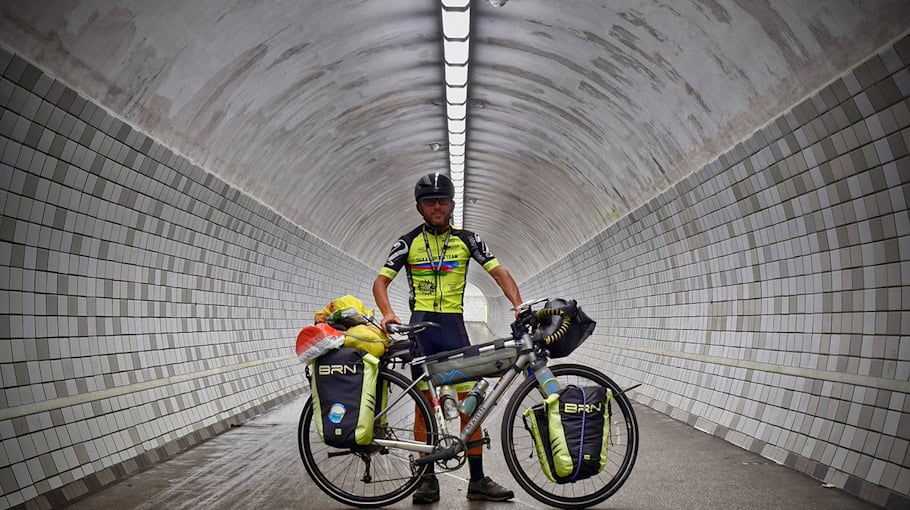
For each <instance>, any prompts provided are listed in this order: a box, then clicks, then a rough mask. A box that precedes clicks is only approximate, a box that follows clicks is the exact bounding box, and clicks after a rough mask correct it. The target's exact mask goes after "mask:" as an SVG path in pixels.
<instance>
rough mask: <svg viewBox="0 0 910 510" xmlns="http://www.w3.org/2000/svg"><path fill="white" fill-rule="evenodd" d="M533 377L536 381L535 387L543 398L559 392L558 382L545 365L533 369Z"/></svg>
mask: <svg viewBox="0 0 910 510" xmlns="http://www.w3.org/2000/svg"><path fill="white" fill-rule="evenodd" d="M534 377H535V378H536V379H537V386H538V388H539V389H540V394H541V395H543V398H547V397H549V396H550V395H552V394H554V393H558V392H559V381H557V380H556V377H555V376H554V375H553V372H552V371H551V370H550V369H549V368H547V367H546V366H545V365H544V366H540V367H537V368H535V370H534Z"/></svg>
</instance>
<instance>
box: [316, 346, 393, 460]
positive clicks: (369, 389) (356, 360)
mask: <svg viewBox="0 0 910 510" xmlns="http://www.w3.org/2000/svg"><path fill="white" fill-rule="evenodd" d="M310 370H311V374H310V377H311V380H310V387H311V391H312V398H313V415H314V416H313V419H314V420H315V421H316V431H317V432H318V433H319V437H321V438H322V440H323V441H324V442H325V444H327V445H329V446H333V447H335V448H353V447H355V446H357V445H368V444H370V443H372V442H373V425H374V424H373V421H374V418H375V415H376V414H375V413H376V400H377V399H376V397H377V393H378V392H377V389H378V385H377V377H378V374H379V360H378V359H376V357H375V356H373V355H372V354H369V353H366V352H364V351H361V350H360V349H353V348H350V347H342V348H340V349H337V350H330V351H329V352H327V353H325V354H323V355H322V356H320V357H318V358H316V359H315V360H313V362H312V365H311V367H310ZM380 400H382V397H380Z"/></svg>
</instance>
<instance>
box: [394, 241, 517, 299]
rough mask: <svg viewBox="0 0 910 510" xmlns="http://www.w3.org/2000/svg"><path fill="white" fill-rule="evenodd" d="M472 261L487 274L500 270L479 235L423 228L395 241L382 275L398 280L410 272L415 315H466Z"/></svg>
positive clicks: (409, 279) (411, 296)
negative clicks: (465, 301)
mask: <svg viewBox="0 0 910 510" xmlns="http://www.w3.org/2000/svg"><path fill="white" fill-rule="evenodd" d="M471 258H473V259H474V260H476V261H477V262H478V263H479V264H481V265H482V266H483V268H484V269H485V270H486V271H487V272H490V271H492V270H493V269H495V268H496V267H498V266H499V261H498V260H496V257H494V256H493V254H492V253H490V250H489V248H487V243H485V242H483V241H482V240H481V239H480V237H479V236H478V235H477V234H475V233H473V232H469V231H467V230H458V229H455V228H449V229H444V230H440V231H436V232H434V231H433V230H431V229H430V228H429V227H426V228H425V227H424V226H423V225H421V226H419V227H417V228H415V229H414V230H412V231H410V232H408V233H407V234H405V235H403V236H401V238H400V239H398V240H397V241H395V244H394V245H393V246H392V250H391V252H390V253H389V258H388V260H386V263H385V265H384V266H383V267H382V269H381V270H380V271H379V274H381V275H383V276H385V277H387V278H389V279H394V278H395V276H396V275H397V274H398V272H399V271H401V268H402V267H406V268H407V274H408V286H409V287H410V289H411V294H410V299H409V304H410V306H411V311H412V312H414V311H421V312H443V313H462V309H463V304H464V286H465V281H467V277H468V262H469V261H470V259H471Z"/></svg>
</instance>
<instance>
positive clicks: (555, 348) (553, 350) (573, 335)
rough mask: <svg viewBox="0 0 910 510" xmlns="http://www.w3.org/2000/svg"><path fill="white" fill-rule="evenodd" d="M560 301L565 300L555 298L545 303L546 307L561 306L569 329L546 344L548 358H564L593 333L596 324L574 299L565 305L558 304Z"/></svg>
mask: <svg viewBox="0 0 910 510" xmlns="http://www.w3.org/2000/svg"><path fill="white" fill-rule="evenodd" d="M562 303H566V302H565V301H564V300H561V299H555V300H551V301H550V302H548V303H547V305H546V308H561V309H562V310H563V311H565V312H566V314H567V315H568V316H569V319H570V320H571V322H570V323H569V330H568V331H567V332H566V334H565V336H563V337H562V338H560V339H559V340H557V341H555V342H553V343H551V344H547V351H549V352H550V358H565V357H566V356H568V355H570V354H572V352H573V351H574V350H575V349H577V348H578V346H579V345H581V344H582V342H584V341H585V340H587V339H588V337H589V336H591V334H592V333H594V328H595V327H596V326H597V323H596V322H595V321H593V320H592V319H591V318H590V317H588V315H587V314H585V312H583V311H582V310H581V307H580V306H578V305H577V304H576V303H575V300H574V299H573V300H570V301H568V304H566V305H565V306H559V305H561V304H562ZM553 320H554V321H557V318H556V317H554V318H553ZM557 324H558V322H557Z"/></svg>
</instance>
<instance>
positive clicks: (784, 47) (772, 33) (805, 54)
mask: <svg viewBox="0 0 910 510" xmlns="http://www.w3.org/2000/svg"><path fill="white" fill-rule="evenodd" d="M734 1H735V2H736V4H737V5H738V6H739V7H740V8H741V9H742V10H744V11H746V13H748V14H749V15H750V16H752V17H753V18H754V19H755V21H757V22H758V24H759V25H761V27H762V29H763V30H764V32H765V34H766V35H767V36H768V39H770V40H771V41H772V42H773V43H774V44H775V45H776V46H777V47H778V48H779V49H780V52H781V53H780V56H782V57H783V58H784V60H786V62H787V65H788V66H790V69H793V70H799V69H801V68H802V67H803V66H805V65H806V64H808V63H810V56H811V53H810V52H809V50H808V49H806V47H805V46H803V44H802V43H801V42H800V41H799V38H797V37H796V34H794V33H793V30H791V29H790V25H789V24H788V23H787V20H786V19H784V17H783V16H781V15H780V13H778V12H777V11H775V10H774V8H773V7H772V6H771V5H770V3H769V2H768V1H767V0H734Z"/></svg>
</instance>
